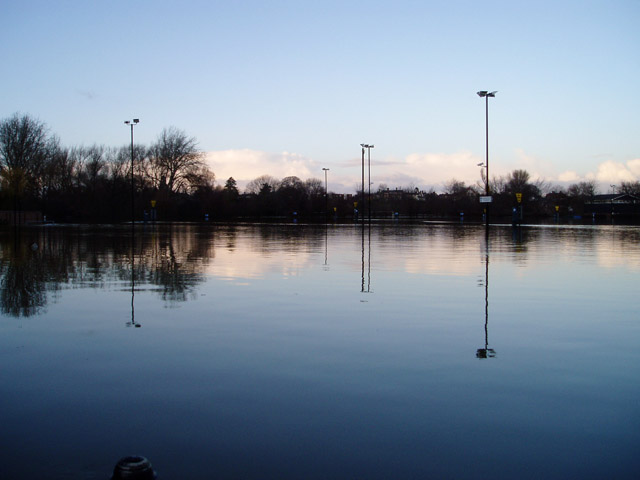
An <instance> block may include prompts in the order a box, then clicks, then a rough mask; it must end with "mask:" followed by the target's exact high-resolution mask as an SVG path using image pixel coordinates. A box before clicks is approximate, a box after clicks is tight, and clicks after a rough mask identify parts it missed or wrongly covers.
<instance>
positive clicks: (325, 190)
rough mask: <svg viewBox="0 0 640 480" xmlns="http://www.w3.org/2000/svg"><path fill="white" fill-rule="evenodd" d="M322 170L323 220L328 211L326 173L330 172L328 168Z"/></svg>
mask: <svg viewBox="0 0 640 480" xmlns="http://www.w3.org/2000/svg"><path fill="white" fill-rule="evenodd" d="M322 170H324V218H325V219H326V218H327V215H328V211H329V193H328V191H327V172H328V171H329V170H330V169H329V168H323V169H322Z"/></svg>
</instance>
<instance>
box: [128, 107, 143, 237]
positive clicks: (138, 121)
mask: <svg viewBox="0 0 640 480" xmlns="http://www.w3.org/2000/svg"><path fill="white" fill-rule="evenodd" d="M124 123H125V125H130V126H131V224H132V225H133V221H134V220H135V217H134V208H133V202H134V200H133V199H134V192H135V190H134V184H133V126H134V125H136V124H138V123H140V119H139V118H134V119H133V120H125V121H124Z"/></svg>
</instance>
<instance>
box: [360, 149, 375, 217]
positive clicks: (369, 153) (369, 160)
mask: <svg viewBox="0 0 640 480" xmlns="http://www.w3.org/2000/svg"><path fill="white" fill-rule="evenodd" d="M360 146H361V147H362V203H363V205H364V149H365V148H366V149H367V157H368V167H367V168H368V169H369V221H371V149H372V148H374V146H373V145H369V144H366V143H361V144H360Z"/></svg>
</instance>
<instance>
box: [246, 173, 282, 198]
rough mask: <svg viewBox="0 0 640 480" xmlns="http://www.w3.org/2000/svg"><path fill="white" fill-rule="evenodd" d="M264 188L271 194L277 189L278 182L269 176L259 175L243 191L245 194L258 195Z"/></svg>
mask: <svg viewBox="0 0 640 480" xmlns="http://www.w3.org/2000/svg"><path fill="white" fill-rule="evenodd" d="M265 186H267V187H268V191H269V192H272V191H275V190H277V189H278V187H279V186H280V181H279V180H278V179H277V178H275V177H272V176H271V175H261V176H259V177H258V178H255V179H253V180H251V181H250V182H249V183H247V186H246V187H245V190H244V191H245V193H253V194H258V193H261V192H262V191H263V190H264V189H265Z"/></svg>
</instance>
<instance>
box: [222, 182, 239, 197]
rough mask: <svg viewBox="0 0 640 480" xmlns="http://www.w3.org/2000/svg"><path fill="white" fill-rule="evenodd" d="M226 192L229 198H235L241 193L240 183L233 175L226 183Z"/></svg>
mask: <svg viewBox="0 0 640 480" xmlns="http://www.w3.org/2000/svg"><path fill="white" fill-rule="evenodd" d="M224 192H225V195H226V196H227V198H228V199H231V200H235V199H236V198H238V196H239V195H240V192H239V191H238V184H237V182H236V180H235V179H234V178H233V177H229V178H228V179H227V181H226V182H225V184H224Z"/></svg>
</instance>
